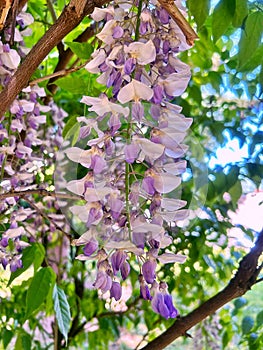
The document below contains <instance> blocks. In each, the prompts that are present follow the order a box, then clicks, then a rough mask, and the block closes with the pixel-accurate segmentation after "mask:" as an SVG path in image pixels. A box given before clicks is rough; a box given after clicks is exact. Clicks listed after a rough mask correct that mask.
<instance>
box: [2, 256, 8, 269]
mask: <svg viewBox="0 0 263 350" xmlns="http://www.w3.org/2000/svg"><path fill="white" fill-rule="evenodd" d="M1 264H2V265H3V268H4V270H5V269H6V267H7V265H8V260H7V259H6V258H2V259H1Z"/></svg>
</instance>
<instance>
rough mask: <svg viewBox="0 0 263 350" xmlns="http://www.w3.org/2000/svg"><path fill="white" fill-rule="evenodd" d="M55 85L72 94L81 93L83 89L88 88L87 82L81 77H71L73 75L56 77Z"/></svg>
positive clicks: (86, 89)
mask: <svg viewBox="0 0 263 350" xmlns="http://www.w3.org/2000/svg"><path fill="white" fill-rule="evenodd" d="M56 85H58V86H59V87H61V88H62V89H65V90H67V91H69V92H71V93H72V94H82V95H83V93H84V92H85V91H88V88H89V83H88V82H87V81H85V80H84V79H83V78H81V77H78V78H76V77H73V76H68V77H65V78H61V79H58V80H57V81H56Z"/></svg>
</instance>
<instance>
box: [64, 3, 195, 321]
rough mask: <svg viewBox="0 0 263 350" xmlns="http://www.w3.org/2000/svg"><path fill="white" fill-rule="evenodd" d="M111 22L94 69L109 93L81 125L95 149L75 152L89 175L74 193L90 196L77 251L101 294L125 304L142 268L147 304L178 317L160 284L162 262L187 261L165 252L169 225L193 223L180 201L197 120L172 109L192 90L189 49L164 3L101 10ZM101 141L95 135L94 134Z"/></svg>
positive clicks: (97, 13) (76, 210) (73, 186)
mask: <svg viewBox="0 0 263 350" xmlns="http://www.w3.org/2000/svg"><path fill="white" fill-rule="evenodd" d="M91 17H92V18H93V19H94V21H101V20H104V26H103V29H102V31H101V32H100V33H99V34H97V38H98V40H99V41H100V43H101V45H100V47H99V48H98V49H97V50H96V51H95V52H94V53H93V55H92V59H91V61H90V62H89V63H88V64H87V65H86V69H87V70H88V71H89V72H90V73H94V74H98V78H97V81H98V83H100V84H102V85H104V86H106V87H107V88H108V90H107V91H108V92H109V94H108V95H107V94H102V95H101V96H99V97H90V96H83V98H82V100H81V102H82V103H84V104H86V105H87V106H88V111H89V112H90V114H89V116H88V117H87V118H84V117H79V118H78V121H79V122H80V123H81V132H80V134H79V140H80V141H82V142H84V143H85V145H87V147H86V148H85V149H82V148H79V147H71V148H68V149H66V150H65V154H66V156H67V157H68V159H69V160H71V161H73V162H75V163H79V164H81V166H82V167H84V168H86V175H85V177H84V178H82V179H78V180H74V179H73V180H72V181H70V182H68V184H67V189H68V190H69V191H71V192H73V193H75V194H78V195H80V196H82V197H83V199H84V200H85V204H84V205H74V206H72V207H71V209H70V210H71V212H72V214H73V215H74V216H75V217H78V219H79V220H80V221H81V222H82V223H83V224H84V225H85V226H86V228H87V232H86V233H85V234H84V235H82V236H81V237H80V238H79V239H78V240H75V241H74V243H73V244H75V245H84V249H83V254H81V255H79V256H78V257H77V258H78V259H80V260H83V261H85V260H89V259H93V260H97V261H98V263H97V267H98V272H97V277H96V280H95V282H94V284H93V286H94V287H95V288H97V289H100V290H101V291H102V292H103V293H104V292H106V291H110V296H111V297H113V298H115V299H116V300H119V299H120V298H121V284H120V280H121V279H122V280H125V279H126V278H127V276H128V274H129V272H130V268H131V266H132V264H133V263H134V259H135V260H137V262H138V263H139V266H140V275H139V284H140V294H141V297H142V298H143V299H146V300H151V303H152V308H153V310H154V311H155V312H157V313H159V314H160V315H162V316H163V317H165V318H174V317H176V316H177V315H178V311H177V310H176V309H175V308H174V306H173V304H172V297H171V295H170V294H169V293H168V291H167V285H166V283H164V282H160V283H159V284H158V283H157V279H158V269H157V263H158V261H159V262H160V263H162V264H163V263H175V262H179V263H183V262H184V261H185V259H186V257H185V256H183V255H180V254H174V253H172V252H170V251H166V250H165V249H166V248H167V247H168V246H169V245H171V243H172V238H171V237H170V236H169V235H168V233H167V232H166V230H165V228H164V227H166V226H167V224H170V223H171V222H173V223H174V224H176V221H178V220H182V219H184V218H186V217H187V215H188V211H187V210H186V209H182V208H183V207H184V206H185V205H186V202H185V201H182V200H179V199H175V198H173V196H174V191H175V190H177V189H178V187H179V186H180V183H181V179H180V175H181V174H182V172H183V171H184V170H185V167H186V162H185V161H182V160H181V157H182V156H184V153H185V151H186V150H187V146H185V145H184V144H183V140H184V138H185V136H186V133H187V129H188V128H189V127H190V125H191V123H192V119H190V118H185V117H184V116H183V115H182V114H181V108H180V107H179V106H177V105H175V104H173V103H172V101H173V100H174V98H175V97H176V96H180V95H181V94H182V93H183V92H184V91H185V89H186V87H187V84H188V82H189V79H190V69H189V67H188V66H187V65H186V64H185V63H183V62H181V61H180V60H179V59H178V57H177V54H178V52H180V51H183V50H185V49H187V48H189V46H188V44H187V43H186V40H185V38H184V35H183V34H182V33H181V30H180V28H179V27H178V26H177V24H176V23H175V22H174V20H173V19H172V18H171V17H170V16H169V14H168V13H167V12H166V10H164V9H163V8H161V7H160V6H159V5H158V3H156V2H155V1H153V2H151V1H148V2H142V1H139V6H138V7H136V8H135V7H133V1H126V2H125V4H124V3H123V2H122V3H121V2H119V1H116V2H112V5H111V6H109V7H108V8H107V9H97V8H96V9H95V10H94V12H93V14H92V16H91ZM94 135H95V136H94Z"/></svg>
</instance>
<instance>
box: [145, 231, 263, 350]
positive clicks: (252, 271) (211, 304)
mask: <svg viewBox="0 0 263 350" xmlns="http://www.w3.org/2000/svg"><path fill="white" fill-rule="evenodd" d="M262 252H263V230H262V231H261V233H260V234H259V236H258V238H257V241H256V244H255V246H254V247H253V248H252V249H251V250H250V252H249V253H248V254H247V255H246V256H245V257H244V258H243V259H242V260H241V262H240V264H239V268H238V270H237V273H236V275H235V276H234V277H233V278H232V280H231V281H230V282H229V284H228V285H227V286H226V287H225V288H224V289H223V290H222V291H221V292H219V293H218V294H216V295H215V296H213V297H212V298H211V299H209V300H207V301H206V302H205V303H203V304H202V305H201V306H199V307H198V308H197V309H195V310H194V311H192V312H191V313H189V314H188V315H187V316H184V317H180V318H178V319H177V320H176V321H175V322H174V324H173V325H172V326H171V327H169V328H168V329H167V330H166V331H165V332H164V333H162V334H161V335H160V336H158V337H157V338H155V339H154V340H153V341H152V342H150V343H148V344H147V345H146V346H145V347H144V348H143V350H161V349H164V348H165V347H166V346H168V345H169V344H171V343H172V342H173V341H174V340H175V339H177V338H179V337H180V336H182V335H185V334H186V332H187V331H188V330H189V329H190V328H192V327H193V326H195V325H196V324H198V323H199V322H201V321H202V320H204V319H205V318H206V317H207V316H210V315H212V314H213V313H214V312H215V311H216V310H218V309H219V308H221V307H222V306H224V305H225V304H227V303H228V302H229V301H231V300H233V299H235V298H237V297H240V296H241V295H243V294H245V293H246V292H247V291H248V290H249V289H251V287H252V286H253V285H254V284H255V283H257V277H258V275H259V273H260V270H261V268H262V265H261V266H259V267H258V259H259V257H260V255H261V254H262Z"/></svg>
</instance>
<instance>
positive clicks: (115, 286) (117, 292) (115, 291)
mask: <svg viewBox="0 0 263 350" xmlns="http://www.w3.org/2000/svg"><path fill="white" fill-rule="evenodd" d="M121 295H122V289H121V285H120V284H119V283H118V282H112V286H111V289H110V297H111V298H114V299H115V300H116V301H117V300H120V298H121Z"/></svg>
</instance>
